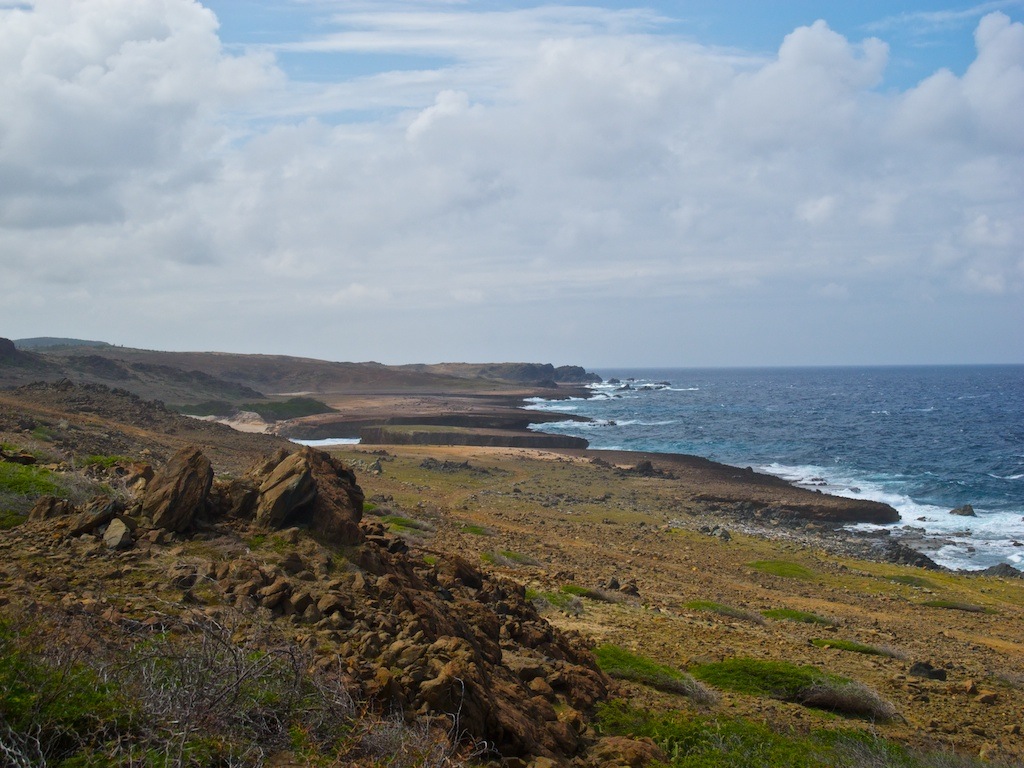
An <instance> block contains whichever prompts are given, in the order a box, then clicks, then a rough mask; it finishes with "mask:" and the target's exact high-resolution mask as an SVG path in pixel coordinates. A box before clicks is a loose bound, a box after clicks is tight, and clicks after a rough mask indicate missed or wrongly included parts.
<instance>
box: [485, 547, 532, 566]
mask: <svg viewBox="0 0 1024 768" xmlns="http://www.w3.org/2000/svg"><path fill="white" fill-rule="evenodd" d="M480 559H481V560H483V561H484V562H485V563H487V564H489V565H504V566H506V567H509V566H513V565H539V564H540V563H539V562H538V561H537V560H536V559H535V558H532V557H530V556H529V555H524V554H522V553H521V552H513V551H512V550H510V549H503V550H501V551H500V552H482V553H481V554H480Z"/></svg>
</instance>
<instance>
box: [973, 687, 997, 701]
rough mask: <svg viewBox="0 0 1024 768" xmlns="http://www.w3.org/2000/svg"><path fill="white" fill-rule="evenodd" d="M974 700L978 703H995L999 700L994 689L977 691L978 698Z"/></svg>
mask: <svg viewBox="0 0 1024 768" xmlns="http://www.w3.org/2000/svg"><path fill="white" fill-rule="evenodd" d="M975 701H977V702H978V703H979V704H995V703H996V702H997V701H999V694H998V693H996V692H995V691H984V690H982V691H978V698H977V699H975Z"/></svg>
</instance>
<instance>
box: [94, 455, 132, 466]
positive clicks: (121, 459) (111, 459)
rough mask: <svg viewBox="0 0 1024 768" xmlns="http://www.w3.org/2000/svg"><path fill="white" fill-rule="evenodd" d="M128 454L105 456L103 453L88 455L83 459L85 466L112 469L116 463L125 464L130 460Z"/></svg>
mask: <svg viewBox="0 0 1024 768" xmlns="http://www.w3.org/2000/svg"><path fill="white" fill-rule="evenodd" d="M130 461H131V459H129V458H128V457H127V456H104V455H102V454H94V455H92V456H86V457H85V458H84V459H82V466H83V467H93V466H96V467H103V468H104V469H110V468H111V467H112V466H114V465H115V464H124V463H127V462H130Z"/></svg>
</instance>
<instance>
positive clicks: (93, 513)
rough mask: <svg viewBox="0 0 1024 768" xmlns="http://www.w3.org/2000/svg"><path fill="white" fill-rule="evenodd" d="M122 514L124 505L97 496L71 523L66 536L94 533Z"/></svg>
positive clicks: (114, 500)
mask: <svg viewBox="0 0 1024 768" xmlns="http://www.w3.org/2000/svg"><path fill="white" fill-rule="evenodd" d="M122 512H124V504H122V503H121V502H120V501H117V500H116V499H110V498H108V497H106V496H97V497H96V498H95V499H93V500H92V501H90V502H89V503H88V504H87V505H86V507H85V509H84V510H83V511H82V513H81V514H80V515H78V517H76V518H75V519H74V521H72V523H71V528H70V529H68V535H69V536H81V535H82V534H83V533H94V532H95V531H96V529H97V528H99V527H100V526H103V525H106V524H107V523H109V522H110V521H111V520H113V519H114V518H115V517H117V516H118V515H120V514H121V513H122Z"/></svg>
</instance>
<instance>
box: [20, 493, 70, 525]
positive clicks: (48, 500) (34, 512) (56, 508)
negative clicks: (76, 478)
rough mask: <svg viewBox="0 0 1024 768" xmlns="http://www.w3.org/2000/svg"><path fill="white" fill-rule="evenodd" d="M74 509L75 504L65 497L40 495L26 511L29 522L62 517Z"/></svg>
mask: <svg viewBox="0 0 1024 768" xmlns="http://www.w3.org/2000/svg"><path fill="white" fill-rule="evenodd" d="M74 511H75V505H74V504H72V503H71V502H70V501H68V500H67V499H58V498H57V497H56V496H40V497H39V498H38V499H36V503H35V504H34V505H33V507H32V509H31V510H30V511H29V513H28V520H29V522H37V521H39V520H49V519H50V518H51V517H63V516H64V515H70V514H72V513H73V512H74Z"/></svg>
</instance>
